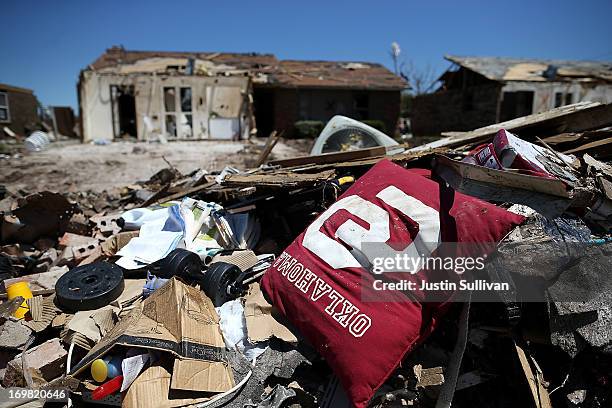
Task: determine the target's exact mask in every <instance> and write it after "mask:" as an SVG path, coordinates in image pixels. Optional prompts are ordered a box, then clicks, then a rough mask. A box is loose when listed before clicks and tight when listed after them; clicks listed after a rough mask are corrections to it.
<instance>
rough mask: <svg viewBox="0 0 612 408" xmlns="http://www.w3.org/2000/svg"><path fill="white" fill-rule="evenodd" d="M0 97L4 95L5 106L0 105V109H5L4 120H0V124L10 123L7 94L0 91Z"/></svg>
mask: <svg viewBox="0 0 612 408" xmlns="http://www.w3.org/2000/svg"><path fill="white" fill-rule="evenodd" d="M0 95H4V100H5V103H6V105H2V104H0V109H6V119H1V118H0V123H10V122H11V109H10V108H9V105H10V103H9V94H8V92H6V91H0Z"/></svg>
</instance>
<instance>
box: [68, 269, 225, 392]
mask: <svg viewBox="0 0 612 408" xmlns="http://www.w3.org/2000/svg"><path fill="white" fill-rule="evenodd" d="M118 345H122V346H128V347H130V346H132V347H140V348H147V349H154V350H159V351H162V352H168V353H171V354H173V355H174V356H175V357H176V358H177V359H178V360H179V362H178V363H175V367H174V368H175V370H176V371H175V372H174V373H173V375H172V381H171V388H173V389H179V390H190V391H207V392H224V391H227V390H229V389H231V388H232V387H233V386H234V377H233V372H232V370H231V367H230V366H229V362H228V356H227V352H226V350H225V343H224V342H223V336H222V334H221V330H220V328H219V316H218V315H217V312H216V311H215V307H214V306H213V304H212V302H211V301H210V299H209V298H208V297H206V295H204V293H203V292H201V291H200V290H198V289H196V288H192V287H190V286H187V285H186V284H184V283H182V282H181V281H179V280H178V279H176V278H172V279H170V280H169V281H168V282H167V283H166V284H165V285H164V286H163V287H161V288H160V289H158V290H156V291H155V292H154V293H153V294H152V295H151V296H150V297H148V298H147V299H146V300H145V301H144V302H143V303H142V304H141V305H139V306H138V307H137V308H135V309H134V310H132V311H131V312H130V314H129V315H127V316H126V317H125V318H123V319H122V320H121V321H120V322H119V323H118V324H117V325H116V326H115V327H114V329H113V330H111V331H110V332H109V333H108V334H107V335H106V336H104V337H103V338H102V340H100V342H99V343H98V344H96V346H95V347H94V348H92V349H91V351H90V352H89V353H88V354H87V355H86V356H85V357H84V358H83V359H82V360H81V361H80V362H79V363H78V364H77V365H76V366H75V367H74V368H73V369H72V372H71V375H73V376H74V375H77V374H79V373H81V372H82V371H84V370H85V369H86V368H87V367H89V365H90V364H91V363H92V362H93V361H94V360H95V359H97V358H100V357H102V356H104V355H105V354H106V353H108V352H109V351H110V350H111V349H112V348H113V347H115V346H118ZM194 376H195V377H196V379H195V380H194V379H193V378H192V377H194Z"/></svg>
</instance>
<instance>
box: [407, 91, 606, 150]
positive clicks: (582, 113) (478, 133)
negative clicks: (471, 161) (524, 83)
mask: <svg viewBox="0 0 612 408" xmlns="http://www.w3.org/2000/svg"><path fill="white" fill-rule="evenodd" d="M611 124H612V104H606V105H604V104H601V103H598V102H579V103H576V104H573V105H567V106H562V107H559V108H555V109H552V110H549V111H547V112H541V113H534V114H532V115H528V116H523V117H520V118H516V119H512V120H509V121H506V122H501V123H496V124H493V125H489V126H485V127H482V128H479V129H476V130H472V131H469V132H446V133H443V134H442V135H443V136H447V137H445V138H443V139H440V140H436V141H434V142H431V143H427V144H425V145H422V146H416V147H413V148H412V149H410V150H408V152H418V151H424V150H429V149H432V148H438V147H448V148H451V147H458V146H463V145H468V144H470V143H480V142H482V141H484V140H487V139H488V138H492V137H493V136H494V135H495V133H497V131H498V130H499V129H506V130H508V131H510V132H517V133H519V135H520V136H521V137H526V136H547V135H553V134H559V133H564V132H582V131H586V130H592V129H599V128H602V127H605V126H609V125H611Z"/></svg>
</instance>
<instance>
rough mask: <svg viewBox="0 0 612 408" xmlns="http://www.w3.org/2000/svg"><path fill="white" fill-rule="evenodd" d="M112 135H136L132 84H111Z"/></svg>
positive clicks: (116, 136)
mask: <svg viewBox="0 0 612 408" xmlns="http://www.w3.org/2000/svg"><path fill="white" fill-rule="evenodd" d="M111 104H112V115H113V136H114V137H115V138H121V137H126V136H132V137H137V132H136V97H135V95H134V86H133V85H111Z"/></svg>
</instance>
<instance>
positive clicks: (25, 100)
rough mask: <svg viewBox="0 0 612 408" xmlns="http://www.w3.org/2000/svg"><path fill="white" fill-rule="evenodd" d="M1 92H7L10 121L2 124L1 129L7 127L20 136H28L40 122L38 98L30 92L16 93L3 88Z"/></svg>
mask: <svg viewBox="0 0 612 408" xmlns="http://www.w3.org/2000/svg"><path fill="white" fill-rule="evenodd" d="M0 92H6V95H7V97H8V104H9V121H8V122H0V129H1V128H3V127H5V126H6V127H8V128H9V129H11V130H12V131H13V132H15V133H16V134H18V135H20V136H27V135H28V134H29V133H30V132H32V131H33V130H34V129H35V128H36V125H37V123H38V121H39V118H38V100H37V99H36V96H35V95H34V94H33V93H30V92H23V91H15V90H12V89H11V88H2V87H1V86H0Z"/></svg>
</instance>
